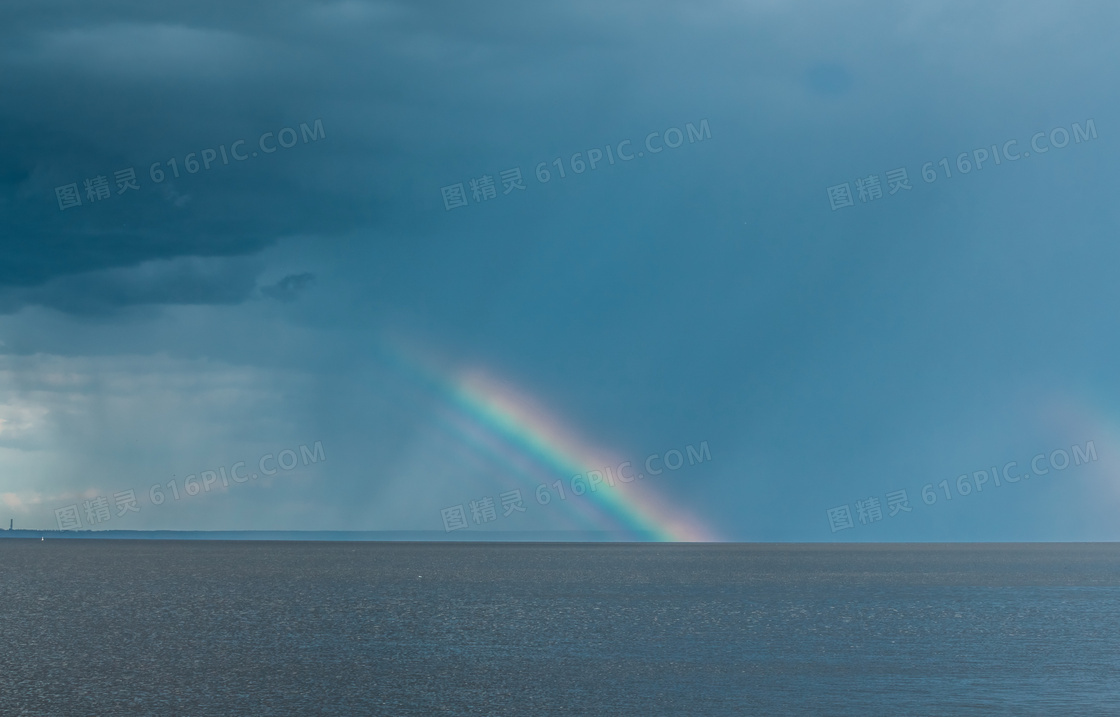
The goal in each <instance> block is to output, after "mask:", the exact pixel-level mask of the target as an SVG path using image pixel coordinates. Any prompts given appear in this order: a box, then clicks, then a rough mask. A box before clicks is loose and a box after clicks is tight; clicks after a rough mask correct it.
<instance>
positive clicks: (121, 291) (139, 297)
mask: <svg viewBox="0 0 1120 717" xmlns="http://www.w3.org/2000/svg"><path fill="white" fill-rule="evenodd" d="M255 274H256V270H255V267H254V266H252V264H251V262H250V261H249V260H246V259H232V260H231V259H224V258H200V257H179V258H176V259H163V260H156V261H149V262H145V263H144V264H141V265H140V266H136V267H127V268H124V267H121V268H112V269H101V270H97V271H90V272H85V273H82V274H71V275H66V276H59V277H55V278H52V279H50V280H48V281H46V282H44V283H42V284H39V285H36V286H32V287H5V288H3V289H0V313H11V312H13V311H17V310H19V309H21V308H23V307H24V306H28V305H41V306H46V307H48V308H52V309H57V310H59V311H62V312H65V313H69V314H105V313H110V312H112V311H113V310H115V309H119V308H123V307H127V306H136V305H144V304H236V303H240V302H242V301H245V300H246V299H248V298H249V297H250V296H251V295H252V292H253V288H254V286H255V282H254V278H255ZM292 291H293V293H294V290H292Z"/></svg>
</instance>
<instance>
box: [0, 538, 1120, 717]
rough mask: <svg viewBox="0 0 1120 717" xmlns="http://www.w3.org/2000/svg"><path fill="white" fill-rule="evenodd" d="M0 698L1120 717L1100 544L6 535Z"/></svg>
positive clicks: (395, 711) (282, 709) (1107, 560)
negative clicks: (59, 537) (185, 538)
mask: <svg viewBox="0 0 1120 717" xmlns="http://www.w3.org/2000/svg"><path fill="white" fill-rule="evenodd" d="M0 715H3V716H4V717H10V716H14V715H35V716H36V717H42V716H44V715H161V716H162V715H596V716H607V717H618V716H620V715H642V716H643V717H648V716H650V715H689V716H691V715H830V716H832V715H861V716H863V715H1120V545H1117V544H1068V543H1048V544H905V545H901V544H667V543H518V542H504V543H471V542H457V543H438V542H370V541H367V542H340V541H315V542H311V541H303V542H289V541H226V540H209V541H183V540H80V539H72V540H55V539H49V538H48V539H46V540H40V539H39V538H35V539H18V538H11V539H5V540H0Z"/></svg>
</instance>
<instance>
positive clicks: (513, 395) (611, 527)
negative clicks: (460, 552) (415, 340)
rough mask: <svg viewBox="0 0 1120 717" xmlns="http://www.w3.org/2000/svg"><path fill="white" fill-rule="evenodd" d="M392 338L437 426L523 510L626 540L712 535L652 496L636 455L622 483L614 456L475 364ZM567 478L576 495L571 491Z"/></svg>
mask: <svg viewBox="0 0 1120 717" xmlns="http://www.w3.org/2000/svg"><path fill="white" fill-rule="evenodd" d="M393 344H394V346H392V347H388V348H389V351H387V354H388V356H389V357H390V358H391V363H392V364H393V365H394V366H395V367H396V368H397V369H398V370H401V371H403V372H405V373H407V374H408V375H409V376H410V377H411V378H412V379H413V380H414V382H416V383H418V384H420V385H421V386H422V387H423V388H425V389H426V390H427V391H428V392H429V393H431V394H433V395H435V396H436V397H437V399H438V405H439V406H440V411H439V414H438V416H437V420H438V421H439V423H440V425H441V426H442V427H443V428H444V429H446V430H448V431H450V432H452V433H453V434H454V435H455V436H456V438H457V439H458V440H460V441H461V442H463V443H464V444H465V445H466V446H468V447H469V448H470V449H471V450H472V451H474V452H476V453H477V454H479V455H481V456H483V457H485V458H486V459H487V460H488V461H489V462H490V463H491V464H492V465H497V466H500V467H501V469H502V470H501V474H500V476H499V479H500V480H501V481H503V483H504V486H503V490H512V489H514V488H517V489H520V490H521V494H522V498H523V501H524V503H525V507H526V509H527V511H538V510H540V511H544V510H549V511H557V512H556V513H554V515H555V516H556V518H554V519H553V520H558V521H559V520H561V519H562V520H563V521H564V522H565V523H566V524H567V525H568V527H570V528H571V529H577V530H578V529H582V530H600V531H606V532H609V533H612V534H620V533H621V534H622V535H624V536H626V537H628V538H631V539H634V540H652V541H662V542H718V540H719V538H717V537H716V536H715V534H714V533H713V532H712V531H711V530H709V529H708V528H707V527H706V526H704V525H703V524H702V523H701V522H700V521H698V520H697V519H695V518H694V517H692V516H689V515H687V514H685V513H684V512H683V511H682V510H681V509H680V508H678V507H674V506H672V505H670V504H669V503H668V502H667V501H666V500H664V499H663V498H661V497H660V496H658V495H657V494H656V489H655V486H653V485H651V484H650V482H649V481H643V480H639V479H637V478H635V477H634V476H635V474H637V475H641V471H642V470H643V467H642V466H641V465H640V463H641V460H640V459H635V460H634V461H633V463H634V466H633V467H632V468H631V469H630V471H628V473H627V475H628V476H629V477H630V478H631V479H632V480H631V481H630V482H624V481H622V480H620V479H619V476H618V474H617V473H618V471H617V467H618V466H619V465H620V464H621V463H622V461H619V460H617V458H616V457H615V456H612V455H609V454H608V453H606V452H604V451H602V450H599V449H596V448H593V447H591V446H589V445H587V444H586V443H584V442H583V441H581V440H580V439H579V438H578V437H577V436H576V435H575V434H574V433H573V432H572V431H570V430H569V429H567V428H566V427H565V426H564V425H563V424H562V423H561V422H560V421H558V420H556V419H555V418H554V417H552V416H550V415H549V413H548V412H547V411H546V410H545V409H543V408H542V407H541V406H539V405H537V404H536V402H534V401H533V400H532V399H530V398H528V397H526V396H525V395H523V394H521V393H519V392H518V391H516V390H515V389H514V388H513V387H511V386H509V385H507V384H503V383H501V382H499V381H496V380H494V379H492V378H490V377H488V376H487V375H486V374H485V373H483V372H481V371H477V370H472V371H459V372H451V371H438V370H436V369H435V368H434V367H433V366H432V365H431V363H430V362H428V361H425V360H423V359H421V358H420V356H419V355H418V353H417V352H415V351H414V350H409V349H407V348H404V347H403V345H402V344H401V342H399V341H394V342H393ZM591 471H598V472H599V474H601V475H602V476H603V480H602V482H600V483H598V485H597V487H596V489H595V490H590V489H588V486H589V483H588V473H589V472H591ZM575 477H582V478H581V479H579V480H576V481H573V478H575ZM573 485H574V486H575V487H576V488H577V489H582V495H578V496H577V495H574V494H573V490H572V488H573ZM562 495H563V496H564V497H563V499H561V496H562ZM546 496H547V497H546ZM542 503H544V504H542ZM549 504H552V505H549Z"/></svg>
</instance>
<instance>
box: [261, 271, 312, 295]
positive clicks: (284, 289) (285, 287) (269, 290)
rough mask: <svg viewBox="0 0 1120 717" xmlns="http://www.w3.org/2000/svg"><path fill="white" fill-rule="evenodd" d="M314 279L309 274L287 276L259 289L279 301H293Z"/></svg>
mask: <svg viewBox="0 0 1120 717" xmlns="http://www.w3.org/2000/svg"><path fill="white" fill-rule="evenodd" d="M314 278H315V275H314V274H312V273H310V272H305V273H303V274H289V275H288V276H285V277H284V278H283V279H281V280H280V281H278V282H276V283H275V284H272V285H270V286H263V287H261V293H263V294H264V295H265V296H269V297H271V298H273V299H279V300H280V301H294V300H295V298H296V297H297V296H299V293H300V292H301V291H303V289H304V288H306V287H307V285H308V284H310V283H311V282H312V280H314Z"/></svg>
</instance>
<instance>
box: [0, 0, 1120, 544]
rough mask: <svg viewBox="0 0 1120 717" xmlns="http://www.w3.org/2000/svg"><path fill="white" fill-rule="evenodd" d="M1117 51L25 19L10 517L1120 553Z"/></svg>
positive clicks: (312, 8) (762, 22)
mask: <svg viewBox="0 0 1120 717" xmlns="http://www.w3.org/2000/svg"><path fill="white" fill-rule="evenodd" d="M1118 27H1120V7H1117V6H1116V5H1115V4H1113V3H1105V2H1080V3H1068V4H1063V5H1055V4H1053V3H1045V2H1039V1H1034V0H1030V1H1027V2H990V3H982V4H980V5H979V6H978V5H976V4H974V3H968V2H963V1H949V2H936V3H905V4H898V3H887V2H855V3H845V4H843V5H836V6H831V5H821V4H819V3H804V2H776V1H761V0H759V1H749V0H739V1H737V2H725V1H711V2H704V1H702V2H698V3H688V4H679V3H664V2H635V1H630V0H621V1H620V2H614V3H608V4H604V3H599V2H586V1H582V0H580V1H576V2H570V3H560V4H553V5H541V4H525V3H514V2H494V3H486V4H482V5H478V4H468V5H464V4H462V3H452V2H359V1H357V0H351V1H346V2H319V3H316V2H300V1H294V0H292V1H284V0H282V1H281V2H269V3H263V2H244V3H236V4H234V5H230V4H229V3H224V2H211V1H199V2H194V3H190V4H189V5H184V6H172V5H170V4H166V3H155V4H152V3H147V2H139V1H135V2H122V1H117V2H102V3H96V4H89V3H77V2H73V1H72V0H66V1H55V0H40V1H37V2H34V3H7V4H5V6H4V7H3V8H2V9H0V35H2V36H3V37H2V42H0V227H2V229H0V232H2V233H0V236H2V239H3V249H4V252H3V259H2V261H0V519H5V520H4V521H3V522H4V523H7V519H11V520H13V521H14V523H15V525H16V527H21V526H22V527H31V528H60V527H66V528H71V529H76V528H80V529H83V530H87V529H93V530H107V529H117V530H346V531H360V530H377V531H398V530H399V531H431V532H433V533H434V534H443V535H446V536H448V537H449V538H450V537H455V538H463V537H477V538H478V539H481V538H485V537H487V536H488V535H492V534H493V532H494V531H521V532H524V531H536V532H538V533H540V534H542V535H544V534H549V533H551V532H552V531H606V532H609V533H610V534H611V535H615V536H621V537H624V538H628V539H640V540H646V539H649V540H721V541H823V542H832V541H935V540H945V541H973V540H976V541H984V540H996V541H1005V540H1006V541H1019V540H1117V539H1120V521H1117V520H1116V519H1115V515H1116V513H1117V511H1118V510H1120V483H1118V482H1117V480H1118V479H1120V379H1118V378H1117V372H1116V369H1115V367H1116V365H1117V359H1118V358H1120V338H1118V337H1120V334H1118V333H1117V331H1116V328H1117V326H1116V325H1117V319H1116V310H1115V307H1116V306H1117V305H1118V301H1120V284H1118V282H1116V281H1115V279H1114V275H1115V267H1116V266H1117V264H1118V260H1120V243H1118V242H1117V241H1116V238H1117V228H1118V218H1120V209H1118V208H1117V206H1118V205H1117V203H1116V202H1115V200H1114V196H1113V195H1114V193H1115V190H1116V188H1117V181H1116V179H1115V176H1116V174H1115V167H1116V165H1117V159H1118V158H1120V155H1118V151H1120V144H1118V138H1120V124H1118V116H1120V115H1118V110H1120V108H1118V100H1117V98H1116V93H1115V92H1113V91H1112V90H1113V88H1114V86H1115V80H1116V68H1117V67H1120V48H1118V47H1117V44H1116V43H1115V41H1114V38H1115V36H1116V31H1117V29H1118ZM997 159H998V163H997ZM942 160H944V161H942ZM592 163H593V164H594V166H593V167H592V166H590V165H591V164H592ZM900 170H901V171H900ZM78 201H80V204H78V203H77V202H78ZM1038 456H1041V458H1036V457H1038ZM1063 456H1064V458H1063ZM1032 460H1033V461H1034V463H1033V465H1032ZM622 464H627V466H626V467H624V468H622V469H621V470H620V466H621V465H622ZM235 466H239V467H235ZM673 466H676V468H675V469H674V468H673ZM607 469H610V470H607ZM207 471H212V473H207ZM639 475H640V476H641V477H640V478H639V477H638V476H639ZM997 478H998V482H997ZM903 492H904V493H905V495H902V493H903ZM75 521H77V522H75ZM4 527H7V526H6V525H5V526H4ZM452 534H453V535H452Z"/></svg>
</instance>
